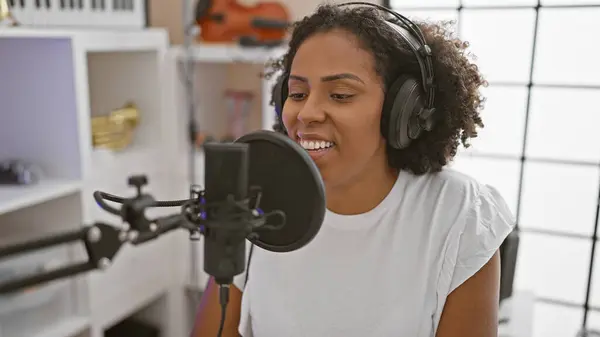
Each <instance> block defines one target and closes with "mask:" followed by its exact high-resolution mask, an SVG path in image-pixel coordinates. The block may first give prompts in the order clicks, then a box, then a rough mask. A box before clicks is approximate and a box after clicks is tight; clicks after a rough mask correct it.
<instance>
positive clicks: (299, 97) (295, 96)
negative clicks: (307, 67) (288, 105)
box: [288, 93, 306, 101]
mask: <svg viewBox="0 0 600 337" xmlns="http://www.w3.org/2000/svg"><path fill="white" fill-rule="evenodd" d="M305 96H306V95H305V94H297V93H290V94H288V97H289V98H291V99H292V100H294V101H299V100H302V99H303V98H304V97H305Z"/></svg>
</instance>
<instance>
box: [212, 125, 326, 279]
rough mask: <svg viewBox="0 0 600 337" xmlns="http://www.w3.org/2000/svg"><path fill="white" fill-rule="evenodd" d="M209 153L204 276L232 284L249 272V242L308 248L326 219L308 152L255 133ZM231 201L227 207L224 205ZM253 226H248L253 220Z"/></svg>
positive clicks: (215, 145)
mask: <svg viewBox="0 0 600 337" xmlns="http://www.w3.org/2000/svg"><path fill="white" fill-rule="evenodd" d="M204 151H205V181H206V183H205V184H206V190H205V198H206V200H205V202H206V204H216V205H219V207H217V208H216V209H213V211H212V212H208V213H207V214H206V221H205V222H204V226H205V228H204V232H203V234H204V238H205V240H204V271H205V272H206V273H207V274H209V275H211V276H213V277H214V278H215V281H216V282H217V283H218V284H219V285H228V284H231V283H232V282H233V278H234V277H235V276H236V275H239V274H241V273H243V272H244V270H245V254H246V239H248V240H249V241H250V242H252V243H253V244H255V245H256V246H258V247H261V248H263V249H265V250H269V251H273V252H280V253H283V252H289V251H293V250H296V249H300V248H302V247H304V246H305V245H306V244H308V243H309V242H310V241H311V240H312V239H313V238H314V237H315V236H316V235H317V233H318V231H319V230H320V228H321V224H322V222H323V219H324V217H325V188H324V185H323V181H322V179H321V176H320V173H319V170H318V168H317V166H316V165H315V163H314V162H313V161H312V159H311V158H310V156H309V155H308V153H306V151H305V150H304V149H303V148H302V147H301V146H300V145H298V144H297V143H296V142H294V141H292V140H291V139H290V138H289V137H287V136H285V135H282V134H279V133H277V132H273V131H266V130H261V131H256V132H252V133H249V134H247V135H244V136H242V137H240V138H239V139H237V140H236V141H235V142H234V143H230V144H223V143H211V144H206V145H205V146H204ZM225 200H227V201H226V202H225V203H223V201H225ZM258 219H263V221H262V222H260V221H259V222H258V223H257V222H255V223H254V226H252V225H251V226H250V227H248V226H247V225H245V224H251V223H252V221H256V220H258Z"/></svg>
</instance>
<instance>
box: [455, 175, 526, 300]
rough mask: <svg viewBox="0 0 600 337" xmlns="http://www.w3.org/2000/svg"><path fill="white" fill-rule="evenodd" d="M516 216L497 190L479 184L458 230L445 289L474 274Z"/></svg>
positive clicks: (491, 252) (506, 232)
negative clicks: (450, 274) (450, 272)
mask: <svg viewBox="0 0 600 337" xmlns="http://www.w3.org/2000/svg"><path fill="white" fill-rule="evenodd" d="M514 225H515V218H514V216H513V214H512V212H511V211H510V209H509V207H508V205H507V204H506V202H505V200H504V198H503V197H502V196H501V195H500V193H499V192H498V190H496V189H495V188H494V187H492V186H488V185H481V186H480V189H479V191H478V195H477V197H476V198H474V200H473V203H472V205H471V208H470V209H469V211H468V212H467V216H466V219H465V221H464V225H463V226H462V231H461V233H460V234H459V241H458V252H457V255H456V257H455V258H454V259H452V260H454V261H455V265H454V268H453V271H452V278H451V281H450V285H449V291H448V293H451V292H452V291H453V290H454V289H456V288H458V287H459V286H460V285H461V284H463V283H464V282H465V281H466V280H468V279H469V278H470V277H471V276H473V275H475V274H476V273H477V272H478V271H479V270H480V269H481V268H482V267H483V266H484V265H485V264H486V263H487V262H488V261H489V260H490V259H491V258H492V256H493V255H494V254H495V253H496V251H498V249H499V248H500V246H501V245H502V243H503V242H504V240H505V239H506V237H507V236H508V234H510V232H511V231H512V230H513V228H514Z"/></svg>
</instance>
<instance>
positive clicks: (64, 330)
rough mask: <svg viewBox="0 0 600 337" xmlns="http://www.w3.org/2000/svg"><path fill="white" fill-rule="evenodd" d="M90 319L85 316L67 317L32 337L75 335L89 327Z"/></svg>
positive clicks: (66, 336)
mask: <svg viewBox="0 0 600 337" xmlns="http://www.w3.org/2000/svg"><path fill="white" fill-rule="evenodd" d="M89 326H90V319H89V318H87V317H84V316H73V317H68V318H65V319H64V320H61V321H59V322H56V324H54V325H52V326H50V327H48V328H45V329H44V330H43V331H40V332H39V333H37V334H35V335H33V336H32V337H73V336H76V335H78V334H80V333H81V332H83V331H84V330H85V329H87V328H89Z"/></svg>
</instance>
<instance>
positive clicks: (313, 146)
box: [300, 140, 333, 150]
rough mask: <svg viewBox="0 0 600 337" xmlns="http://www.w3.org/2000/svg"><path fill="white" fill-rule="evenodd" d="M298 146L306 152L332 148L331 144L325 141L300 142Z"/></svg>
mask: <svg viewBox="0 0 600 337" xmlns="http://www.w3.org/2000/svg"><path fill="white" fill-rule="evenodd" d="M300 145H301V146H302V147H303V148H305V149H306V150H319V149H326V148H329V147H332V146H333V143H332V142H328V141H325V140H316V141H315V140H301V141H300Z"/></svg>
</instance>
